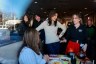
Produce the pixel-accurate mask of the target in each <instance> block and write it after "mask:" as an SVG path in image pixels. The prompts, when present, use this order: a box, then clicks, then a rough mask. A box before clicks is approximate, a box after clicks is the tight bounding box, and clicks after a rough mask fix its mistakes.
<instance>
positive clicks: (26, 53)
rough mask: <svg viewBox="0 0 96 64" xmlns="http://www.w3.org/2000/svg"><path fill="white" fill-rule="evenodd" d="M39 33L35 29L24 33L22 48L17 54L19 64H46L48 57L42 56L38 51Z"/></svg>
mask: <svg viewBox="0 0 96 64" xmlns="http://www.w3.org/2000/svg"><path fill="white" fill-rule="evenodd" d="M39 42H40V39H39V33H38V32H37V31H36V30H35V29H28V30H27V31H25V33H24V37H23V44H24V46H23V48H22V49H21V51H20V54H19V64H46V62H47V61H48V59H49V57H48V56H47V55H44V57H43V56H42V54H41V52H40V49H39Z"/></svg>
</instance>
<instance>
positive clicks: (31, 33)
mask: <svg viewBox="0 0 96 64" xmlns="http://www.w3.org/2000/svg"><path fill="white" fill-rule="evenodd" d="M23 42H24V44H26V46H28V47H29V48H31V49H32V50H33V51H34V52H36V53H37V54H38V55H39V52H40V51H39V45H38V44H39V42H40V40H39V33H38V32H37V31H36V30H35V29H28V30H27V31H25V33H24V37H23Z"/></svg>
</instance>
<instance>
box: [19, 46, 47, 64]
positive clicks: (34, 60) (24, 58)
mask: <svg viewBox="0 0 96 64" xmlns="http://www.w3.org/2000/svg"><path fill="white" fill-rule="evenodd" d="M19 63H20V64H46V61H45V60H44V59H42V54H40V55H37V54H36V53H35V52H34V51H33V50H32V49H30V48H28V47H24V48H23V49H22V51H21V52H20V56H19Z"/></svg>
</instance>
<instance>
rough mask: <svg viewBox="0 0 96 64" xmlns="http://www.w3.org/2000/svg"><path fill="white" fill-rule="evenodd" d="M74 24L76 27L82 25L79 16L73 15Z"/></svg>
mask: <svg viewBox="0 0 96 64" xmlns="http://www.w3.org/2000/svg"><path fill="white" fill-rule="evenodd" d="M73 23H74V24H75V25H76V24H78V23H80V18H79V17H78V16H77V15H73Z"/></svg>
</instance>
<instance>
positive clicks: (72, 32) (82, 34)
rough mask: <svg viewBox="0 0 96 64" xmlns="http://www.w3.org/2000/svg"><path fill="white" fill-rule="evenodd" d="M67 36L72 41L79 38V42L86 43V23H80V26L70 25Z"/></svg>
mask: <svg viewBox="0 0 96 64" xmlns="http://www.w3.org/2000/svg"><path fill="white" fill-rule="evenodd" d="M65 38H66V39H67V40H72V41H77V40H78V42H79V43H86V39H87V31H86V27H85V26H84V25H80V26H79V27H78V28H76V27H75V26H74V25H71V26H69V28H68V29H67V33H66V36H65Z"/></svg>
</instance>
